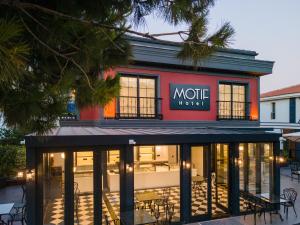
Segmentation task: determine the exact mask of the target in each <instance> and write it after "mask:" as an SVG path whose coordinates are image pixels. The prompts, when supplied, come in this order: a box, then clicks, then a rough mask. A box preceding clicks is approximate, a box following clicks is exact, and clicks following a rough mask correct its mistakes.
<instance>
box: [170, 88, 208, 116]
mask: <svg viewBox="0 0 300 225" xmlns="http://www.w3.org/2000/svg"><path fill="white" fill-rule="evenodd" d="M170 108H171V109H177V110H178V109H179V110H202V111H209V110H210V87H209V86H202V85H189V84H170Z"/></svg>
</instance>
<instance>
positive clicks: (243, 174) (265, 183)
mask: <svg viewBox="0 0 300 225" xmlns="http://www.w3.org/2000/svg"><path fill="white" fill-rule="evenodd" d="M239 159H240V160H241V163H240V164H239V168H240V170H239V171H240V206H241V208H240V210H241V211H245V210H246V208H247V207H246V204H245V195H249V194H250V195H255V194H261V193H272V186H271V184H272V183H271V179H272V177H273V175H272V174H273V170H272V160H273V149H272V144H270V143H249V144H240V146H239ZM246 197H247V196H246Z"/></svg>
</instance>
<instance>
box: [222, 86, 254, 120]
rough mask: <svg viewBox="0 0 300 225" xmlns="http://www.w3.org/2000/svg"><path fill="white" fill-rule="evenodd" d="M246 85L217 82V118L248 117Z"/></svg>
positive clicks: (238, 118)
mask: <svg viewBox="0 0 300 225" xmlns="http://www.w3.org/2000/svg"><path fill="white" fill-rule="evenodd" d="M246 87H247V86H246V85H245V84H235V83H220V84H219V101H218V119H237V120H245V119H249V115H248V104H249V103H248V102H247V101H246Z"/></svg>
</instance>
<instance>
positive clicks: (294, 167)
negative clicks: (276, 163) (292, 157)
mask: <svg viewBox="0 0 300 225" xmlns="http://www.w3.org/2000/svg"><path fill="white" fill-rule="evenodd" d="M290 168H291V180H292V181H293V180H294V177H297V180H298V182H300V164H299V163H298V162H293V163H292V164H291V166H290Z"/></svg>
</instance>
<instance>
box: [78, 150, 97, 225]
mask: <svg viewBox="0 0 300 225" xmlns="http://www.w3.org/2000/svg"><path fill="white" fill-rule="evenodd" d="M73 172H74V224H75V225H79V224H93V223H94V197H93V196H94V193H93V187H94V186H93V180H94V177H93V152H75V153H74V162H73Z"/></svg>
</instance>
